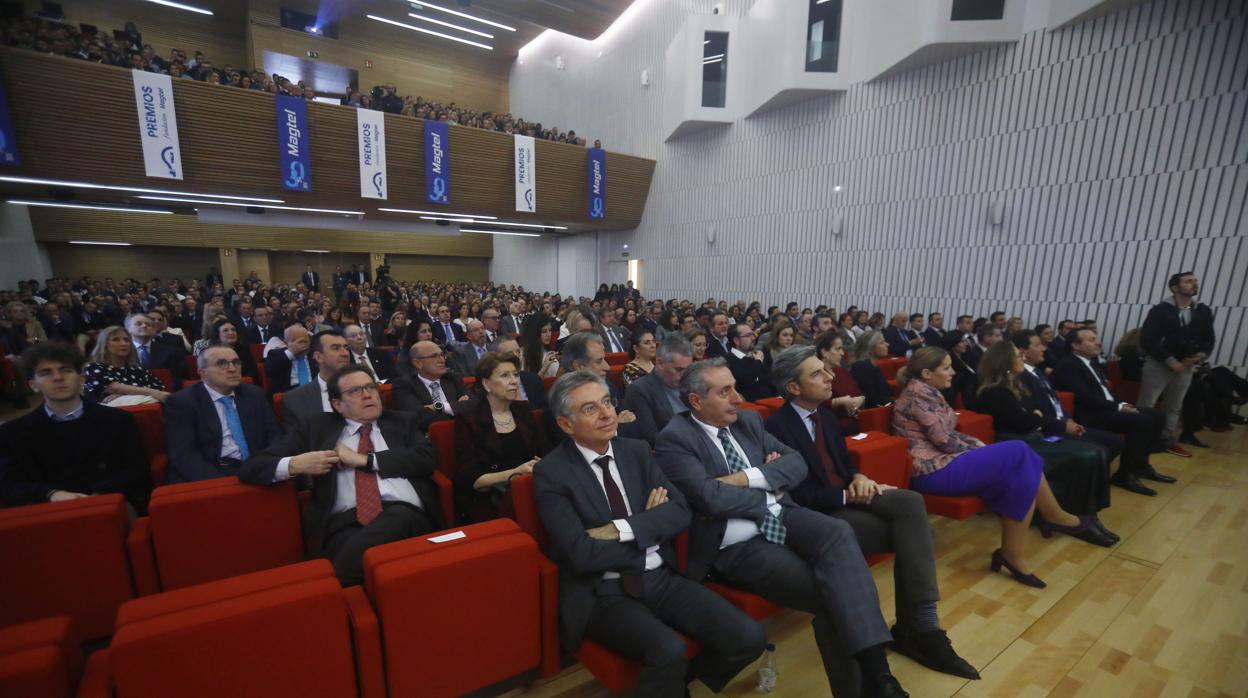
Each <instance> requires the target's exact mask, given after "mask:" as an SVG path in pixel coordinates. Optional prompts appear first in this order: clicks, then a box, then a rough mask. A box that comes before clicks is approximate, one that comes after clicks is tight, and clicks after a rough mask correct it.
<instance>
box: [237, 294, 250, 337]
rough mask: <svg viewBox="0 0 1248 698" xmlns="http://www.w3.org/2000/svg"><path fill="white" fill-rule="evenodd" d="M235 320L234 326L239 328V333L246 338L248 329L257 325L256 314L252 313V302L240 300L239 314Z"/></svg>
mask: <svg viewBox="0 0 1248 698" xmlns="http://www.w3.org/2000/svg"><path fill="white" fill-rule="evenodd" d="M233 319H234V325H235V326H236V327H237V328H238V331H239V332H240V333H242V334H243V336H246V334H247V328H248V327H251V326H252V325H254V324H256V318H255V315H254V312H253V311H252V304H251V301H250V300H240V301H239V302H238V314H237V315H235V316H234V318H233Z"/></svg>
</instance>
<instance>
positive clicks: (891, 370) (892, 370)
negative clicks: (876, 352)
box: [876, 356, 909, 383]
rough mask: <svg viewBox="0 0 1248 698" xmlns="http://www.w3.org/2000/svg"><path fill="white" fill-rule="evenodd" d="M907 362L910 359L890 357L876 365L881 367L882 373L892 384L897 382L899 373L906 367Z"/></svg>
mask: <svg viewBox="0 0 1248 698" xmlns="http://www.w3.org/2000/svg"><path fill="white" fill-rule="evenodd" d="M907 361H909V359H906V358H905V357H901V356H889V357H885V358H883V359H880V360H879V361H877V362H876V365H877V366H878V367H879V369H880V373H883V374H884V379H885V380H887V381H889V382H890V383H892V382H894V381H896V379H897V372H898V371H900V370H901V367H902V366H905V365H906V362H907Z"/></svg>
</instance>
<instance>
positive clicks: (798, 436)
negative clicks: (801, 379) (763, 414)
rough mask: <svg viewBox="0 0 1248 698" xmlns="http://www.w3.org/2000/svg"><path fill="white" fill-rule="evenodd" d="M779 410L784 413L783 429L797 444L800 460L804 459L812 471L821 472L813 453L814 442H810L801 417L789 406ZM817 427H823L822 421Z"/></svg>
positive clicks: (817, 459) (821, 416)
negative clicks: (816, 469) (817, 470)
mask: <svg viewBox="0 0 1248 698" xmlns="http://www.w3.org/2000/svg"><path fill="white" fill-rule="evenodd" d="M780 409H781V410H782V411H784V412H785V413H786V414H785V415H784V422H785V427H786V428H787V429H788V430H789V433H790V435H791V437H790V438H792V439H793V440H794V441H796V442H797V444H798V450H800V451H801V452H802V458H805V459H806V464H807V465H808V466H810V467H811V468H812V469H814V468H818V469H819V470H823V467H822V462H821V461H820V460H819V454H818V453H817V452H816V451H815V442H814V441H811V440H810V432H809V431H807V430H806V425H805V424H803V423H802V421H803V420H802V416H801V415H800V414H798V413H797V411H796V410H794V409H793V407H792V405H789V404H786V405H785V406H784V407H781V408H780ZM822 419H823V415H820V420H822ZM819 426H820V428H822V427H823V422H822V421H820V423H819ZM824 438H827V432H824Z"/></svg>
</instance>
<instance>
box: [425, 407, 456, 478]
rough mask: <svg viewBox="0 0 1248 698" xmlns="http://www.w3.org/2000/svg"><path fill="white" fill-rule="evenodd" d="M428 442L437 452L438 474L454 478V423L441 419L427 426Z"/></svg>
mask: <svg viewBox="0 0 1248 698" xmlns="http://www.w3.org/2000/svg"><path fill="white" fill-rule="evenodd" d="M429 441H431V442H432V443H433V447H434V449H436V450H437V452H438V472H440V473H442V474H443V475H445V476H447V477H448V478H453V477H455V470H456V469H457V467H458V466H457V464H456V461H455V422H454V420H450V419H443V420H441V421H437V422H434V423H432V424H430V425H429Z"/></svg>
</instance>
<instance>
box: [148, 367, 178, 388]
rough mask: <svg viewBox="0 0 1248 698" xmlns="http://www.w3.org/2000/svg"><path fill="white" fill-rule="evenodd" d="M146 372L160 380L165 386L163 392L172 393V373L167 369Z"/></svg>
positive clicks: (153, 369) (152, 369) (154, 369)
mask: <svg viewBox="0 0 1248 698" xmlns="http://www.w3.org/2000/svg"><path fill="white" fill-rule="evenodd" d="M148 372H149V373H151V374H152V375H153V376H156V377H157V378H159V379H160V382H161V383H163V384H164V386H165V392H167V393H168V392H173V371H170V370H169V369H167V368H151V369H148Z"/></svg>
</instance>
